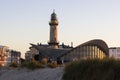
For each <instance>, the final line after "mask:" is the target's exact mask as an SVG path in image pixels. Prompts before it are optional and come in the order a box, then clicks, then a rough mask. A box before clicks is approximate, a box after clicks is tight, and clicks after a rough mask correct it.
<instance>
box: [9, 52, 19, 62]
mask: <svg viewBox="0 0 120 80" xmlns="http://www.w3.org/2000/svg"><path fill="white" fill-rule="evenodd" d="M10 54H11V63H17V64H20V63H21V61H20V59H21V52H19V51H14V50H11V51H10Z"/></svg>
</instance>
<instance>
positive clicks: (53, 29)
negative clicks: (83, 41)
mask: <svg viewBox="0 0 120 80" xmlns="http://www.w3.org/2000/svg"><path fill="white" fill-rule="evenodd" d="M49 25H50V41H49V42H48V44H49V46H50V48H53V49H58V44H59V43H58V20H57V15H56V13H55V12H54V11H53V13H52V14H51V20H50V22H49Z"/></svg>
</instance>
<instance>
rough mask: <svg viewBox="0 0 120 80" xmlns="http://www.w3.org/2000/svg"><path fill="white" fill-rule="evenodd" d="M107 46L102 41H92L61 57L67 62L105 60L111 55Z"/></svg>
mask: <svg viewBox="0 0 120 80" xmlns="http://www.w3.org/2000/svg"><path fill="white" fill-rule="evenodd" d="M108 53H109V51H108V46H107V44H106V43H105V42H104V41H102V40H91V41H88V42H86V43H83V44H81V45H79V46H77V47H75V48H73V49H72V50H70V51H68V52H67V53H65V54H63V55H62V56H61V60H63V61H65V62H69V61H77V60H82V59H103V58H105V57H106V56H108V55H109V54H108Z"/></svg>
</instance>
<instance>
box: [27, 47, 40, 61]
mask: <svg viewBox="0 0 120 80" xmlns="http://www.w3.org/2000/svg"><path fill="white" fill-rule="evenodd" d="M29 49H30V51H27V52H26V53H25V60H26V62H30V61H32V60H33V59H34V56H35V55H37V54H39V51H38V50H37V49H35V48H34V47H30V48H29Z"/></svg>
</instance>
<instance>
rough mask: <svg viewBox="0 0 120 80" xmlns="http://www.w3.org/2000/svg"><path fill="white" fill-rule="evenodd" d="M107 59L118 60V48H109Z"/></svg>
mask: <svg viewBox="0 0 120 80" xmlns="http://www.w3.org/2000/svg"><path fill="white" fill-rule="evenodd" d="M109 57H113V58H115V59H120V47H111V48H109Z"/></svg>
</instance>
